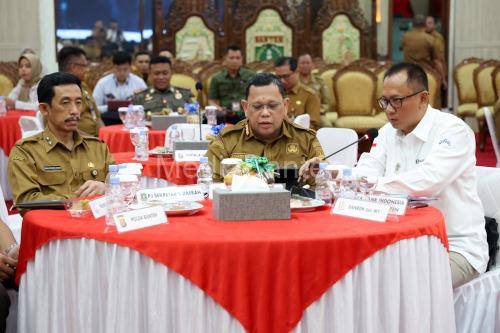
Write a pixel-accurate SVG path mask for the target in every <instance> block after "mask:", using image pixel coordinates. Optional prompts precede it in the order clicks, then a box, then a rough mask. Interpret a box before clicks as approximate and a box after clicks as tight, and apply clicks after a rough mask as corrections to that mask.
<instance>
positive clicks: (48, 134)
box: [42, 126, 83, 153]
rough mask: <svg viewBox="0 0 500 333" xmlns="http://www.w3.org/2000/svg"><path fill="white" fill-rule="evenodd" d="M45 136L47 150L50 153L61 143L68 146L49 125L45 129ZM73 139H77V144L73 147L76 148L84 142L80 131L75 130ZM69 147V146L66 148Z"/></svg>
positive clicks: (44, 141)
mask: <svg viewBox="0 0 500 333" xmlns="http://www.w3.org/2000/svg"><path fill="white" fill-rule="evenodd" d="M42 136H43V144H44V145H45V152H46V153H48V152H49V151H51V150H52V149H53V148H54V147H55V146H57V144H60V145H61V146H63V147H64V148H66V146H65V145H64V144H63V143H62V142H61V141H59V139H58V138H57V137H56V136H55V134H54V133H52V131H51V130H50V129H49V127H48V126H47V127H45V129H44V130H43V132H42ZM73 139H74V141H75V144H74V145H73V149H75V148H76V147H77V146H79V145H80V144H82V143H83V137H82V136H81V135H80V133H78V131H74V132H73ZM66 149H67V148H66Z"/></svg>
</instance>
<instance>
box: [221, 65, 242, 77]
mask: <svg viewBox="0 0 500 333" xmlns="http://www.w3.org/2000/svg"><path fill="white" fill-rule="evenodd" d="M241 68H242V67H240V69H238V73H237V74H236V77H238V76H241ZM224 76H225V77H232V76H231V75H229V71H228V69H227V68H224Z"/></svg>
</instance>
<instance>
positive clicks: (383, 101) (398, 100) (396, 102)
mask: <svg viewBox="0 0 500 333" xmlns="http://www.w3.org/2000/svg"><path fill="white" fill-rule="evenodd" d="M424 91H425V89H424V90H420V91H417V92H416V93H413V94H410V95H407V96H403V97H391V98H385V97H384V96H382V97H380V98H379V99H377V102H378V105H379V106H380V108H381V109H382V110H385V109H387V107H388V106H389V104H391V106H392V107H393V108H394V109H400V108H401V107H402V106H403V101H404V100H405V99H407V98H410V97H413V96H416V95H418V94H420V93H421V92H424Z"/></svg>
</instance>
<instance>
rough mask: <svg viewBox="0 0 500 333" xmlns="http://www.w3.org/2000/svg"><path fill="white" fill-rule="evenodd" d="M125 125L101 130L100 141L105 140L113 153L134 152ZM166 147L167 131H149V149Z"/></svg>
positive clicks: (106, 127)
mask: <svg viewBox="0 0 500 333" xmlns="http://www.w3.org/2000/svg"><path fill="white" fill-rule="evenodd" d="M122 128H123V125H112V126H105V127H101V128H100V129H99V139H101V140H103V141H104V142H105V143H106V144H107V145H108V147H109V151H110V152H112V153H122V152H130V151H134V145H133V144H132V142H131V141H130V133H129V131H123V130H122ZM164 145H165V130H159V131H157V130H151V129H150V130H149V149H153V148H154V147H158V146H164Z"/></svg>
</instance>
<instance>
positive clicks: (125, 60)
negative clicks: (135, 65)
mask: <svg viewBox="0 0 500 333" xmlns="http://www.w3.org/2000/svg"><path fill="white" fill-rule="evenodd" d="M123 64H129V65H130V64H132V57H131V56H130V54H128V53H127V52H124V51H118V52H116V53H115V54H114V55H113V65H123Z"/></svg>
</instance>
